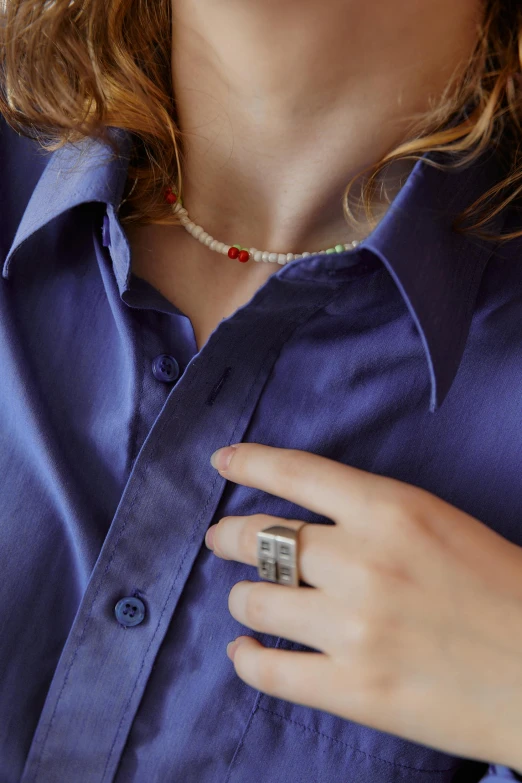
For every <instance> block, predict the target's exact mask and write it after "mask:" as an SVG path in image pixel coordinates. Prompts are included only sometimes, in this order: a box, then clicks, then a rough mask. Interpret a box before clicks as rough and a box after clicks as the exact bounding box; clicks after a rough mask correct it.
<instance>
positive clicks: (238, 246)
mask: <svg viewBox="0 0 522 783" xmlns="http://www.w3.org/2000/svg"><path fill="white" fill-rule="evenodd" d="M232 247H237V249H238V250H243V248H242V247H241V245H232Z"/></svg>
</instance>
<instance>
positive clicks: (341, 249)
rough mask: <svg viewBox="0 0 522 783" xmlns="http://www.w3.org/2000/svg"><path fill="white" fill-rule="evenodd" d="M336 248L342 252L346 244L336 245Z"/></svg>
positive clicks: (338, 251)
mask: <svg viewBox="0 0 522 783" xmlns="http://www.w3.org/2000/svg"><path fill="white" fill-rule="evenodd" d="M335 250H336V252H337V253H342V252H343V250H344V245H336V246H335Z"/></svg>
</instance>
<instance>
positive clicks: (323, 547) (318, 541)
mask: <svg viewBox="0 0 522 783" xmlns="http://www.w3.org/2000/svg"><path fill="white" fill-rule="evenodd" d="M272 525H284V526H285V527H290V528H292V529H293V530H297V529H299V538H298V541H299V547H298V563H297V566H298V570H299V575H300V578H301V579H302V580H303V581H304V582H307V583H308V584H309V585H312V586H313V587H323V586H325V585H326V584H327V583H328V578H329V575H330V574H331V571H332V565H333V563H334V561H335V560H336V558H337V556H338V551H339V548H338V546H336V543H335V541H334V540H333V538H332V536H333V534H334V531H335V528H334V526H331V525H319V524H311V523H305V524H303V522H302V521H300V520H297V519H284V518H283V517H274V516H270V515H269V514H252V515H251V516H249V517H241V516H237V517H223V519H220V521H219V522H218V524H217V525H213V526H212V527H211V528H210V529H209V530H211V531H212V550H213V551H214V554H216V555H217V556H218V557H221V558H223V559H224V560H236V561H237V562H240V563H246V564H247V565H252V566H255V567H256V568H257V534H258V532H259V531H260V530H264V529H265V528H267V527H271V526H272Z"/></svg>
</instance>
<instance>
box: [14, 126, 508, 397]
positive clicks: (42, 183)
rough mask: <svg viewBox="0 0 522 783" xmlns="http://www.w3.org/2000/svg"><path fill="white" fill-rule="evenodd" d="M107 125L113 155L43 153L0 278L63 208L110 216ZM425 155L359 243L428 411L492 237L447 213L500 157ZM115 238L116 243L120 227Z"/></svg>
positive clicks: (114, 204) (101, 148) (489, 180)
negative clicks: (399, 324) (420, 368)
mask: <svg viewBox="0 0 522 783" xmlns="http://www.w3.org/2000/svg"><path fill="white" fill-rule="evenodd" d="M110 132H111V134H112V135H113V137H114V138H115V139H116V141H117V143H118V148H119V150H120V154H119V156H117V157H115V156H113V155H111V152H110V149H109V148H108V147H107V146H106V145H105V144H102V143H101V142H99V141H96V140H92V139H87V140H84V141H83V142H79V143H77V144H75V145H72V144H66V145H65V146H63V147H61V148H60V149H59V150H57V151H56V152H54V153H52V154H51V156H50V159H49V162H48V163H47V166H46V168H45V169H44V171H43V173H42V175H41V177H40V180H39V181H38V183H37V185H36V187H35V189H34V191H33V193H32V195H31V197H30V199H29V202H28V204H27V207H26V209H25V212H24V214H23V217H22V220H21V222H20V224H19V226H18V229H17V232H16V235H15V237H14V240H13V242H12V244H11V247H10V249H9V252H8V254H7V256H6V259H5V261H4V264H3V269H2V276H3V277H4V278H6V279H7V278H9V277H10V276H11V275H12V272H13V268H15V267H16V265H17V264H19V263H20V259H21V258H22V256H23V254H21V253H19V252H18V250H19V248H20V246H21V245H22V244H23V243H24V241H25V240H26V239H27V238H28V237H29V236H31V235H32V234H34V233H35V232H36V231H38V230H39V229H40V228H42V227H43V226H44V225H46V224H47V223H48V222H49V221H51V220H52V219H53V218H55V217H57V216H58V215H60V214H62V213H63V212H65V211H67V210H68V209H70V208H72V207H74V206H76V205H78V204H81V203H83V202H88V201H99V202H102V203H103V202H104V203H106V204H107V209H108V213H109V214H110V215H111V214H112V216H113V217H114V216H115V215H116V213H117V209H118V206H119V204H120V201H121V198H122V193H123V188H124V185H125V181H126V176H127V167H128V156H129V152H130V145H131V135H130V133H128V132H127V131H123V130H122V129H119V128H112V129H110ZM428 155H429V157H431V158H432V159H433V160H437V153H435V154H429V153H427V154H426V155H424V156H423V159H421V160H418V161H417V162H416V163H415V165H414V167H413V169H412V170H411V172H410V175H409V177H408V179H407V181H406V183H405V184H404V185H403V187H402V189H401V190H400V191H399V193H398V195H397V196H396V198H395V200H394V201H393V203H392V205H391V207H390V208H389V209H388V211H387V213H386V214H385V216H384V218H383V219H382V220H381V221H380V223H379V224H378V226H377V227H376V229H375V230H374V231H373V232H372V233H371V234H370V236H369V237H368V238H367V239H366V240H365V241H364V242H363V243H362V244H361V246H360V247H361V248H363V247H364V248H366V249H367V250H369V251H371V252H372V253H374V254H375V255H376V256H377V257H378V258H379V259H380V260H381V261H382V263H383V264H384V266H385V267H386V268H387V270H388V271H389V273H390V275H391V276H392V278H393V280H394V282H395V284H396V285H397V287H398V289H399V291H400V293H401V295H402V297H403V299H404V301H405V303H406V305H407V307H408V310H409V312H410V314H411V317H412V319H413V321H414V323H415V325H416V327H417V329H418V332H419V334H420V337H421V340H422V344H423V347H424V351H425V355H426V359H427V364H428V369H429V376H430V382H431V394H430V406H429V407H430V412H434V411H435V410H437V409H438V408H439V407H440V405H441V404H442V402H443V401H444V399H445V397H446V395H447V393H448V391H449V389H450V387H451V385H452V383H453V380H454V378H455V375H456V373H457V370H458V367H459V364H460V361H461V358H462V355H463V352H464V348H465V345H466V341H467V337H468V334H469V329H470V325H471V320H472V316H473V311H474V307H475V302H476V298H477V294H478V290H479V286H480V282H481V278H482V275H483V272H484V270H485V267H486V264H487V262H488V259H489V258H490V257H491V255H492V253H493V252H494V250H495V245H494V243H488V242H486V241H485V240H480V239H477V238H475V237H472V238H469V237H465V236H461V235H459V234H456V233H455V232H453V231H452V230H451V220H452V217H453V216H454V215H456V214H457V213H458V212H460V211H461V210H463V209H464V208H465V207H466V206H467V205H468V204H470V203H472V202H473V201H474V200H475V199H476V198H477V197H478V196H479V195H481V194H482V193H484V192H485V191H486V190H488V188H489V187H491V185H493V184H494V183H495V182H497V181H498V177H499V163H498V160H497V156H496V154H495V153H494V151H493V150H491V149H490V150H488V151H486V153H484V154H482V156H481V157H480V158H479V159H478V160H477V161H475V162H474V163H473V164H472V165H471V166H470V167H467V168H465V169H462V168H461V169H453V170H451V169H450V170H445V171H443V170H441V169H439V168H436V167H433V166H431V165H428V164H425V163H424V159H425V158H427V157H428ZM441 160H442V158H441ZM504 220H505V215H504V212H502V213H501V214H500V215H498V216H497V217H496V218H495V220H494V221H492V223H491V224H490V225H491V228H492V229H494V230H495V231H496V232H499V231H500V230H501V228H502V226H503V224H504ZM120 233H121V232H120ZM118 241H120V242H124V241H125V238H124V236H123V235H122V236H119V237H118ZM117 257H118V258H119V264H120V266H121V268H116V264H115V270H114V271H115V275H116V278H117V282H118V286H119V289H120V293H122V292H123V291H124V290H125V288H126V286H127V285H128V283H129V280H130V276H131V269H130V254H129V252H123V253H118V254H117ZM113 263H114V262H113ZM298 263H302V262H298Z"/></svg>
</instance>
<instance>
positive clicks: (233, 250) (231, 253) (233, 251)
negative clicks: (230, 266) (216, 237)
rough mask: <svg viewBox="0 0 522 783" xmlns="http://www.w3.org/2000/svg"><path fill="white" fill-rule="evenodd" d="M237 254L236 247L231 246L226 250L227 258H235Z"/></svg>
mask: <svg viewBox="0 0 522 783" xmlns="http://www.w3.org/2000/svg"><path fill="white" fill-rule="evenodd" d="M238 255H239V250H238V249H237V247H231V248H230V250H229V251H228V257H229V258H237V257H238Z"/></svg>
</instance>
